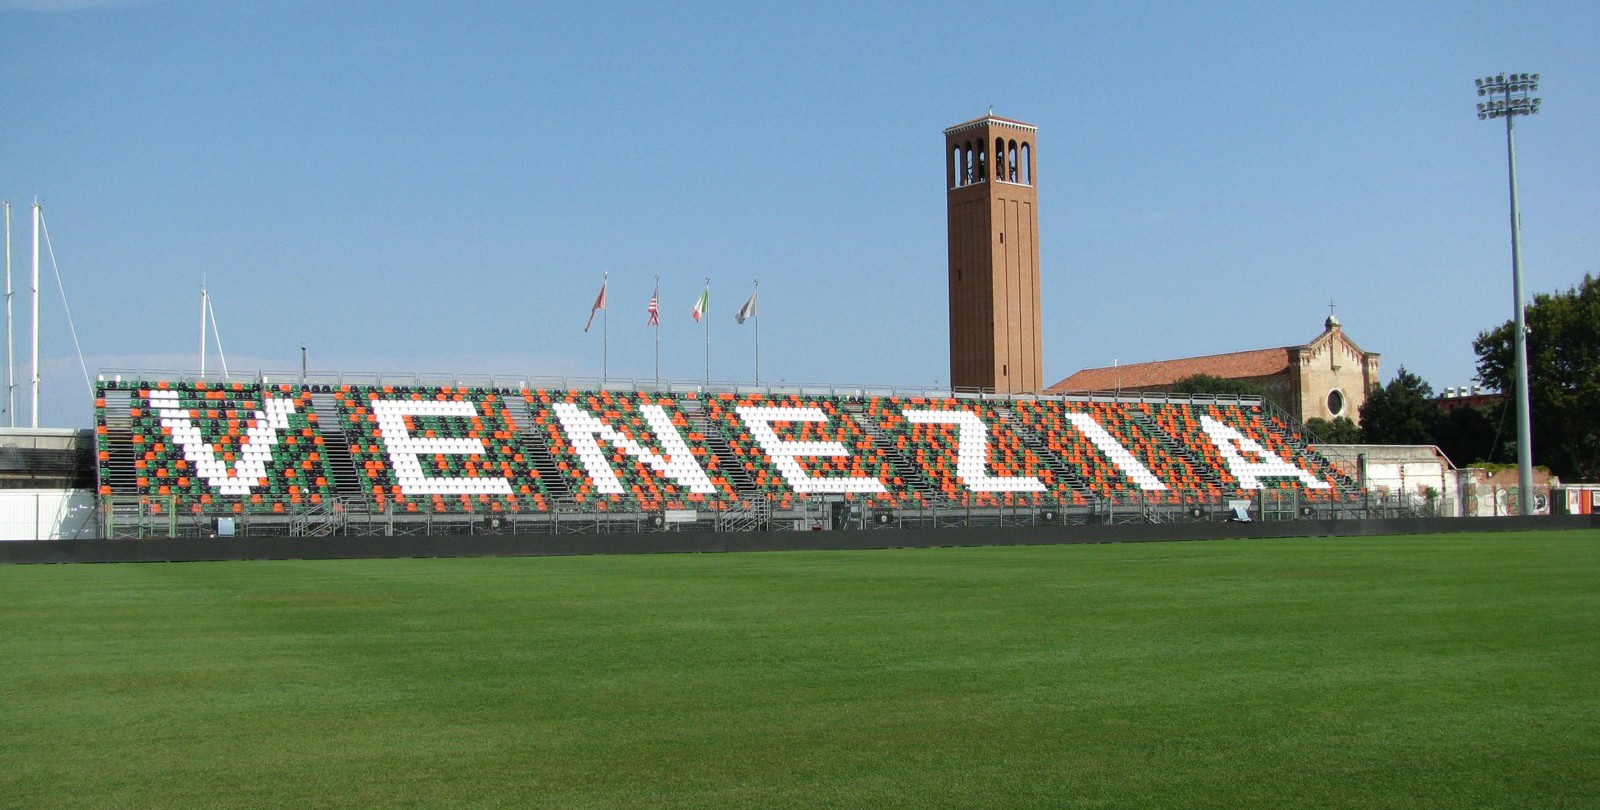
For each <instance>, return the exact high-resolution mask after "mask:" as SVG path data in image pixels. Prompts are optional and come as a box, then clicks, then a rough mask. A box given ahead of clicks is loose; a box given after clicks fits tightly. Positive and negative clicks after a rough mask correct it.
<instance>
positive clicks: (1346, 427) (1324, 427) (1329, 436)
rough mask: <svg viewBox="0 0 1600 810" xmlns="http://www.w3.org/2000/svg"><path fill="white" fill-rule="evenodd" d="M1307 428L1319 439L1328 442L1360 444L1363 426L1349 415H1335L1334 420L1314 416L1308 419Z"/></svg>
mask: <svg viewBox="0 0 1600 810" xmlns="http://www.w3.org/2000/svg"><path fill="white" fill-rule="evenodd" d="M1306 430H1309V431H1311V435H1313V436H1315V437H1317V440H1318V441H1321V442H1326V443H1328V444H1360V443H1361V427H1360V426H1359V425H1357V424H1356V423H1355V422H1352V421H1350V417H1348V416H1335V417H1334V418H1333V419H1332V420H1328V419H1323V418H1322V417H1320V416H1313V417H1311V418H1310V419H1307V420H1306Z"/></svg>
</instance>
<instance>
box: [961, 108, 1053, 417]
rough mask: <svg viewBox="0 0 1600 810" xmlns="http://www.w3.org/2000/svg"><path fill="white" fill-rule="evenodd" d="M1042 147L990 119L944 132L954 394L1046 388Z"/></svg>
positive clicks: (1018, 129)
mask: <svg viewBox="0 0 1600 810" xmlns="http://www.w3.org/2000/svg"><path fill="white" fill-rule="evenodd" d="M1037 140H1038V128H1037V127H1035V126H1033V125H1032V124H1024V123H1022V122H1021V121H1013V120H1010V119H1008V118H1001V117H999V116H996V115H994V114H992V113H991V114H989V115H986V116H984V117H982V118H977V119H974V120H972V121H968V122H966V123H964V124H957V125H955V126H953V127H950V128H949V129H947V130H945V131H944V157H945V161H944V163H945V187H946V188H947V189H948V192H947V193H946V196H945V199H946V205H947V210H948V215H949V226H948V227H949V238H950V385H951V386H952V387H954V388H988V389H993V390H996V391H1007V392H1023V391H1039V390H1042V389H1043V388H1044V379H1043V378H1044V368H1043V361H1042V358H1041V350H1040V329H1039V322H1040V308H1039V205H1038V201H1039V195H1038V192H1037V190H1036V187H1035V182H1036V180H1037V176H1038V173H1037V170H1036V166H1035V160H1036V154H1035V149H1036V146H1037Z"/></svg>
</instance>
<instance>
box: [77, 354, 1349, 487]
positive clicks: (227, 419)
mask: <svg viewBox="0 0 1600 810" xmlns="http://www.w3.org/2000/svg"><path fill="white" fill-rule="evenodd" d="M96 397H97V398H96V420H97V425H96V442H97V447H96V458H97V465H98V470H97V471H98V479H99V480H98V488H99V489H98V491H99V493H100V495H101V496H102V498H105V499H109V500H112V501H124V502H125V501H128V500H130V499H132V500H137V501H140V502H141V503H145V504H148V505H149V508H150V509H153V510H157V511H159V510H162V509H168V510H177V511H178V512H179V513H180V514H184V515H240V514H244V515H251V514H265V515H280V514H289V515H292V514H296V513H299V512H303V511H306V510H315V509H327V508H338V509H341V510H357V511H363V512H366V513H373V512H379V513H386V514H399V515H470V514H480V513H482V514H541V513H549V512H552V511H567V512H579V513H601V512H607V511H618V510H624V511H646V512H652V513H655V512H662V511H667V510H708V511H716V510H727V509H740V508H748V507H749V506H750V505H751V504H752V503H759V504H762V505H763V508H768V509H773V510H786V509H792V508H796V507H797V506H799V505H801V504H804V503H805V502H807V501H815V500H819V499H821V500H829V501H840V500H842V501H849V502H854V503H858V504H861V505H862V506H863V507H868V508H872V509H884V510H894V509H903V510H908V509H918V510H928V509H939V508H951V509H966V510H971V509H974V508H977V509H983V508H1001V509H1003V508H1037V507H1046V506H1060V505H1084V504H1088V503H1091V502H1094V501H1095V500H1097V499H1115V500H1119V501H1122V502H1127V501H1134V502H1139V503H1148V504H1176V503H1190V502H1195V501H1209V502H1220V501H1222V500H1223V499H1228V498H1238V497H1249V496H1250V494H1251V493H1252V492H1255V491H1259V490H1263V489H1269V490H1279V491H1294V492H1298V493H1300V494H1301V495H1303V496H1304V497H1305V498H1306V499H1307V500H1312V501H1317V500H1322V501H1328V500H1338V499H1341V498H1353V497H1355V496H1356V495H1357V494H1358V492H1359V490H1358V488H1357V487H1356V485H1355V483H1354V482H1352V481H1350V480H1348V479H1345V478H1343V477H1341V476H1340V475H1339V474H1338V473H1337V472H1335V471H1334V469H1333V467H1332V466H1331V465H1330V464H1329V463H1328V462H1327V460H1326V459H1323V458H1322V457H1321V456H1319V455H1318V454H1317V453H1316V451H1315V449H1314V448H1313V447H1311V446H1310V445H1309V444H1308V443H1307V442H1306V440H1305V439H1304V437H1303V436H1302V435H1301V434H1300V433H1299V432H1298V430H1297V427H1296V426H1294V425H1291V424H1290V423H1289V422H1288V421H1287V420H1286V419H1284V418H1283V417H1282V416H1281V415H1280V414H1278V413H1277V412H1275V411H1273V410H1272V409H1271V408H1270V407H1269V406H1267V405H1266V404H1265V403H1259V402H1216V401H1211V402H1195V401H1187V400H1184V399H1182V398H1177V399H1173V400H1171V401H1159V402H1149V401H1144V400H1140V399H1135V400H1126V401H1124V400H1115V401H1108V400H1105V399H1094V398H1071V397H1018V398H1015V399H1012V398H1006V397H968V396H961V397H955V396H931V397H930V396H893V395H866V394H854V395H835V394H828V395H816V394H806V395H801V394H795V393H776V392H760V393H751V392H738V393H729V392H695V391H690V392H670V393H662V392H635V391H615V390H579V389H550V388H532V389H530V388H496V387H472V386H459V385H451V386H436V385H381V384H372V385H349V384H341V385H306V384H284V383H273V384H263V383H245V382H225V383H219V382H208V381H184V380H136V381H131V382H130V381H108V382H101V383H99V384H98V389H97V391H96Z"/></svg>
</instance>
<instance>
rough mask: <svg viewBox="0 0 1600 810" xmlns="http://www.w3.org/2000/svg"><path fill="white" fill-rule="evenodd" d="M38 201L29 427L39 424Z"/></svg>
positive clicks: (36, 207)
mask: <svg viewBox="0 0 1600 810" xmlns="http://www.w3.org/2000/svg"><path fill="white" fill-rule="evenodd" d="M40 215H41V208H40V206H39V201H38V200H37V199H35V200H34V201H33V366H32V368H33V409H32V410H31V411H30V414H31V419H32V422H31V423H30V424H29V425H28V426H29V427H35V428H36V427H38V426H39V217H40Z"/></svg>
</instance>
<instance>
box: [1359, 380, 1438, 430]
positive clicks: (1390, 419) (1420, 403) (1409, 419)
mask: <svg viewBox="0 0 1600 810" xmlns="http://www.w3.org/2000/svg"><path fill="white" fill-rule="evenodd" d="M1443 422H1444V411H1442V410H1440V409H1439V404H1438V403H1436V402H1434V401H1433V386H1431V385H1428V384H1427V383H1426V382H1423V380H1422V378H1421V377H1418V376H1417V375H1415V374H1412V373H1411V372H1409V371H1406V369H1405V366H1401V367H1400V370H1399V371H1398V372H1396V373H1395V375H1394V379H1392V380H1390V381H1389V384H1388V385H1385V386H1383V387H1382V388H1374V389H1372V390H1371V391H1370V392H1368V393H1367V401H1366V404H1364V405H1362V406H1361V438H1362V439H1363V440H1364V441H1365V442H1366V443H1367V444H1433V443H1434V442H1435V437H1436V436H1437V435H1438V432H1439V428H1440V426H1441V424H1442V423H1443Z"/></svg>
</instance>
